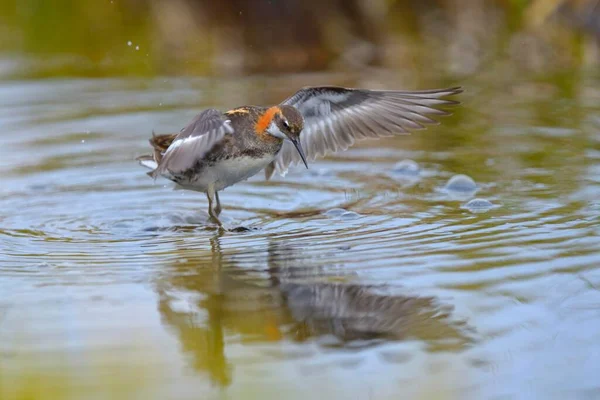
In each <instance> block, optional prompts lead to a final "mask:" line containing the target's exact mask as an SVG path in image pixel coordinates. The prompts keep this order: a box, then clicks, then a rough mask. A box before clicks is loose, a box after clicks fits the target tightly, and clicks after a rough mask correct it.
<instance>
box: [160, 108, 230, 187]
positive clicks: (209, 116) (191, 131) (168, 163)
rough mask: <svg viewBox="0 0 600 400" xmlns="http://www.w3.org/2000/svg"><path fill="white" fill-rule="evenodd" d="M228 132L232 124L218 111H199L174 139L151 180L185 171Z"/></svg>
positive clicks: (210, 109)
mask: <svg viewBox="0 0 600 400" xmlns="http://www.w3.org/2000/svg"><path fill="white" fill-rule="evenodd" d="M231 133H233V128H232V126H231V123H230V121H229V120H228V119H227V118H226V117H225V116H224V115H223V113H222V112H221V111H219V110H215V109H212V108H209V109H207V110H204V111H202V112H200V113H199V114H198V115H196V116H195V117H194V119H193V120H192V121H191V122H190V123H189V124H188V125H187V126H186V127H185V128H183V129H182V130H181V132H179V134H178V135H177V137H175V139H174V140H173V143H171V145H170V146H169V147H168V148H167V150H166V151H165V154H164V155H163V157H162V159H161V161H160V164H158V167H157V168H156V169H155V170H154V172H153V173H152V177H153V178H156V177H157V176H159V175H162V174H164V173H167V174H169V173H173V174H178V173H181V172H184V171H186V170H187V169H189V168H191V167H193V166H194V164H195V163H196V162H197V161H198V160H199V159H201V158H202V157H204V155H206V153H207V152H209V151H210V150H211V149H212V147H213V146H214V144H215V143H216V142H218V141H219V140H221V139H222V138H223V136H225V135H227V134H231Z"/></svg>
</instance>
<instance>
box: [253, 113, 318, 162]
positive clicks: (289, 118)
mask: <svg viewBox="0 0 600 400" xmlns="http://www.w3.org/2000/svg"><path fill="white" fill-rule="evenodd" d="M262 118H265V119H267V120H266V121H265V122H267V121H268V123H266V124H264V125H265V128H264V131H265V132H266V133H268V134H269V135H271V136H273V137H276V138H279V139H283V140H289V141H290V142H292V144H293V145H294V147H296V150H298V153H299V154H300V158H302V161H303V162H304V165H305V166H306V168H308V164H307V163H306V157H305V155H304V151H303V150H302V146H301V145H300V133H301V132H302V129H303V128H304V118H303V117H302V114H300V111H298V110H297V109H296V108H295V107H292V106H288V105H281V106H277V107H271V108H269V109H268V110H267V111H266V112H265V114H264V116H263V117H261V119H262ZM259 123H260V120H259Z"/></svg>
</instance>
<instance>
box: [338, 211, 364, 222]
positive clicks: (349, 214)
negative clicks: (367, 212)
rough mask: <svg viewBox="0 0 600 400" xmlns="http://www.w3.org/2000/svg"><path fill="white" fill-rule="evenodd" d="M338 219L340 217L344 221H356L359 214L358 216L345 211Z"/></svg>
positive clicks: (352, 212)
mask: <svg viewBox="0 0 600 400" xmlns="http://www.w3.org/2000/svg"><path fill="white" fill-rule="evenodd" d="M340 217H341V218H342V219H344V220H351V219H357V218H360V214H359V213H356V212H354V211H346V212H345V213H343V214H342V215H341V216H340Z"/></svg>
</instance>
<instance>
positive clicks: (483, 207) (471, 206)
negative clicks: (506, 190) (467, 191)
mask: <svg viewBox="0 0 600 400" xmlns="http://www.w3.org/2000/svg"><path fill="white" fill-rule="evenodd" d="M493 207H494V204H492V202H491V201H489V200H486V199H473V200H470V201H469V202H468V203H467V204H465V205H464V206H463V208H466V209H467V210H469V211H471V212H485V211H488V210H490V209H491V208H493Z"/></svg>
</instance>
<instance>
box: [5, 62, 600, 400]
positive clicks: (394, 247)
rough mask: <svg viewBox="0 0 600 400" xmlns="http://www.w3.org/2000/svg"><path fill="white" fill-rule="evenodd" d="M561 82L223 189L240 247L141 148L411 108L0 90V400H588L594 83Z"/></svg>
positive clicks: (169, 84) (529, 81)
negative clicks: (233, 122)
mask: <svg viewBox="0 0 600 400" xmlns="http://www.w3.org/2000/svg"><path fill="white" fill-rule="evenodd" d="M567 76H569V78H567V79H564V77H557V78H554V77H547V79H543V80H540V79H537V78H535V77H523V76H518V74H514V75H510V76H509V77H505V78H504V79H498V77H496V78H495V79H494V81H493V82H488V81H486V79H485V77H479V78H471V79H467V80H465V81H464V82H460V84H462V85H463V86H465V88H466V89H467V90H466V92H465V94H464V95H462V100H463V102H464V105H463V106H462V108H460V109H456V110H455V114H454V115H453V116H452V117H449V118H444V119H443V121H442V122H443V123H442V125H440V126H436V127H432V128H430V129H428V130H427V131H423V132H418V133H415V134H413V135H410V136H400V137H395V138H390V139H385V140H379V141H370V142H362V143H361V144H360V145H358V146H356V147H354V148H352V149H351V150H349V151H347V152H345V153H341V154H337V155H335V156H330V157H328V158H326V159H324V160H321V161H318V162H315V163H312V164H311V165H310V169H309V170H308V171H307V170H305V169H303V168H297V169H294V170H292V171H291V172H290V173H289V174H288V176H287V177H286V178H281V177H277V178H275V179H274V180H272V181H270V182H266V181H265V180H264V178H263V176H262V175H259V176H256V177H254V178H252V179H250V180H249V181H247V182H244V183H240V184H237V185H235V186H233V187H231V188H228V189H227V190H225V191H224V192H222V194H221V200H222V203H223V206H224V213H223V219H224V222H225V223H226V224H227V225H228V226H230V227H240V226H243V227H245V228H249V230H248V231H245V232H235V231H228V232H219V231H218V230H216V229H214V227H212V226H210V225H207V224H206V218H207V216H206V207H207V206H206V199H205V197H204V196H203V195H202V194H199V193H194V192H185V191H174V190H172V184H171V183H169V182H167V181H160V180H159V181H157V182H156V183H154V182H153V181H152V180H151V179H149V178H148V176H147V175H146V174H145V171H144V170H143V169H141V168H140V167H138V166H137V164H136V162H135V161H134V159H135V157H136V156H138V155H140V154H143V153H145V152H146V151H147V138H148V137H149V135H150V133H151V132H152V130H154V131H156V132H158V133H167V132H175V131H178V130H179V129H180V128H181V127H182V126H183V125H185V123H186V122H187V121H188V120H190V119H191V118H192V117H193V116H194V115H195V113H196V112H198V110H200V109H201V108H203V107H218V108H222V109H226V108H229V107H234V106H238V105H242V104H269V103H273V102H276V101H278V100H281V99H283V98H285V97H286V96H288V95H289V94H291V93H293V91H294V90H295V89H297V88H298V87H301V86H304V85H312V84H323V83H329V84H344V85H351V86H362V87H388V88H392V87H404V86H407V87H409V88H414V87H410V86H409V84H407V82H406V81H404V80H401V79H400V78H398V79H396V80H395V79H394V78H392V79H387V78H386V80H385V82H381V81H379V80H378V79H377V74H368V75H364V76H360V75H359V76H354V77H348V76H344V77H343V79H342V77H340V76H336V75H305V76H302V75H296V76H280V77H274V78H267V77H256V78H244V79H214V80H209V79H200V78H178V79H175V78H151V79H137V78H123V79H120V78H111V79H69V78H65V79H48V80H6V81H1V82H0V126H1V127H2V133H1V135H2V141H3V143H2V154H1V157H0V173H1V174H2V177H3V178H2V185H1V189H0V190H1V193H2V195H1V197H0V249H1V251H0V293H2V296H1V297H0V397H1V398H2V399H25V398H62V399H79V398H107V397H108V396H110V397H111V398H117V399H121V398H122V399H131V398H156V399H164V398H177V399H188V398H189V399H192V398H194V399H197V398H242V399H254V398H261V399H264V398H273V399H278V398H281V397H282V396H284V397H285V398H290V399H296V398H298V399H301V398H306V396H314V394H315V393H319V397H320V398H331V399H334V398H335V399H337V398H340V399H347V398H360V399H366V398H372V399H387V398H389V399H392V398H400V397H402V398H444V399H446V398H451V399H470V398H472V399H482V398H493V399H501V398H502V399H503V398H511V399H514V398H524V399H532V398H543V399H565V398H585V399H587V398H589V399H591V398H598V397H600V382H599V381H598V379H597V371H598V367H599V366H600V322H599V321H600V311H599V310H600V267H599V265H600V224H599V223H600V200H598V199H599V198H600V178H599V176H600V133H599V132H600V106H599V104H600V89H599V88H600V85H599V83H600V80H598V78H597V77H596V76H594V75H592V74H586V73H581V72H577V73H573V74H567ZM426 83H427V84H428V86H429V87H435V86H441V85H447V84H452V83H456V81H452V82H442V81H437V82H430V83H429V82H426ZM421 88H423V87H421ZM460 174H464V175H466V176H467V177H469V178H471V179H472V180H473V182H474V186H473V187H470V184H469V181H468V179H467V180H465V179H466V178H463V180H462V183H461V178H458V179H459V181H458V184H457V181H456V179H454V180H453V181H452V182H453V183H452V184H450V183H449V181H450V179H451V178H452V177H455V176H456V175H460Z"/></svg>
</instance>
